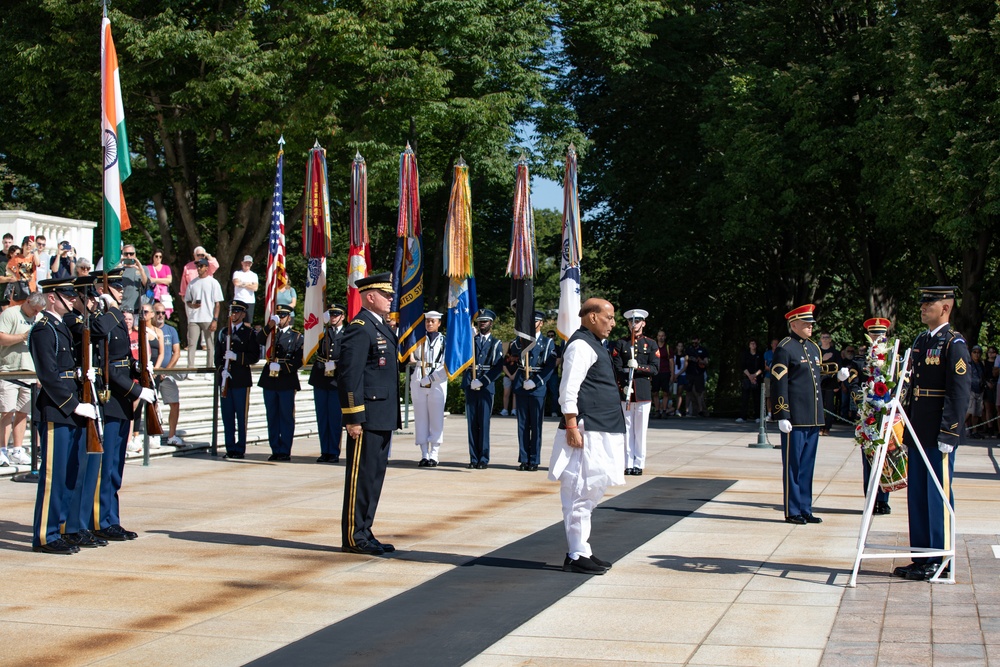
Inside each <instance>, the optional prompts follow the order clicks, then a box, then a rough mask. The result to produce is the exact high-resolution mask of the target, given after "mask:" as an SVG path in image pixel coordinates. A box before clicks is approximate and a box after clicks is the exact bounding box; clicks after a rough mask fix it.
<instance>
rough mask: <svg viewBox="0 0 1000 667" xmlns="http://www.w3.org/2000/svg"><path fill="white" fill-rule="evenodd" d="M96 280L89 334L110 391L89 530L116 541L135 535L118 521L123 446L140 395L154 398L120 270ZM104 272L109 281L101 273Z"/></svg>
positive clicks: (97, 273)
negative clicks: (136, 353) (96, 310)
mask: <svg viewBox="0 0 1000 667" xmlns="http://www.w3.org/2000/svg"><path fill="white" fill-rule="evenodd" d="M91 275H92V276H94V284H95V285H96V287H97V291H98V293H99V294H100V301H101V305H102V308H103V309H104V313H102V314H100V315H98V316H96V317H94V318H93V324H92V326H91V336H92V337H93V338H94V339H95V340H97V339H100V340H99V343H98V344H97V346H96V348H97V351H98V364H97V365H98V368H100V369H101V371H102V373H101V376H100V377H102V378H104V388H105V389H106V390H108V391H110V396H109V398H108V400H107V401H106V402H104V403H103V408H104V454H103V455H102V458H101V475H100V482H99V483H98V491H99V493H98V494H97V503H96V504H95V505H94V517H93V533H94V534H95V535H97V536H98V537H101V538H104V539H106V540H112V541H115V542H122V541H124V540H134V539H135V538H136V537H138V534H137V533H135V532H133V531H130V530H126V529H124V528H123V527H122V525H121V516H120V502H119V497H118V492H119V491H120V490H121V488H122V476H123V474H124V472H125V447H126V445H127V444H128V436H129V430H130V428H131V425H132V419H133V417H134V416H135V410H136V408H137V407H138V405H139V402H140V401H144V402H147V403H152V402H153V401H154V400H156V395H155V393H154V392H153V390H152V389H145V388H143V387H142V386H140V385H139V370H138V368H137V364H136V361H135V359H134V358H133V357H132V348H131V343H130V341H129V330H128V325H127V324H125V316H124V315H122V311H121V310H120V308H119V304H120V303H121V299H122V270H121V269H120V268H119V269H112V270H110V271H107V272H101V271H94V272H92V273H91ZM105 275H106V276H107V287H105V282H104V278H105Z"/></svg>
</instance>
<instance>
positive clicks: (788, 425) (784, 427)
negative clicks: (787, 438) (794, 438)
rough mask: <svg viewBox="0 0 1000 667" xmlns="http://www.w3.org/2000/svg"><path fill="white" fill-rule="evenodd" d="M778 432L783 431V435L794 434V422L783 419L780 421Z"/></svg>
mask: <svg viewBox="0 0 1000 667" xmlns="http://www.w3.org/2000/svg"><path fill="white" fill-rule="evenodd" d="M778 430H779V431H781V432H782V433H791V432H792V422H790V421H788V420H787V419H781V420H779V421H778Z"/></svg>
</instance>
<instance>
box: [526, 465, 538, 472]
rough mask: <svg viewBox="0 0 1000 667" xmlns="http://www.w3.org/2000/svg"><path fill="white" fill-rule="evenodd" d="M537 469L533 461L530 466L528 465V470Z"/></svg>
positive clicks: (534, 470)
mask: <svg viewBox="0 0 1000 667" xmlns="http://www.w3.org/2000/svg"><path fill="white" fill-rule="evenodd" d="M537 470H538V465H537V464H535V463H532V464H531V465H530V466H528V472H536V471H537Z"/></svg>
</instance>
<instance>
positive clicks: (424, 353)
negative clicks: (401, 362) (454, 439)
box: [410, 310, 448, 468]
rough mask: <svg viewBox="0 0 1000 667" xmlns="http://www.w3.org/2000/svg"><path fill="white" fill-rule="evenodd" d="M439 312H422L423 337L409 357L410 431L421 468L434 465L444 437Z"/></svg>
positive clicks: (445, 395) (444, 380)
mask: <svg viewBox="0 0 1000 667" xmlns="http://www.w3.org/2000/svg"><path fill="white" fill-rule="evenodd" d="M441 317H442V315H441V313H439V312H438V311H436V310H432V311H429V312H427V313H424V327H425V328H426V330H427V337H426V338H425V339H424V342H423V344H422V345H420V346H418V347H417V348H416V349H415V350H413V353H412V355H411V357H410V361H412V362H413V363H414V368H413V373H412V374H411V375H410V396H412V397H413V430H414V432H415V434H416V445H417V447H419V448H420V463H419V464H417V465H419V466H420V467H421V468H435V467H437V464H438V450H439V449H440V448H441V442H442V441H443V440H444V403H445V400H446V399H447V398H448V372H447V371H446V370H445V368H444V334H442V333H440V332H439V329H440V328H441Z"/></svg>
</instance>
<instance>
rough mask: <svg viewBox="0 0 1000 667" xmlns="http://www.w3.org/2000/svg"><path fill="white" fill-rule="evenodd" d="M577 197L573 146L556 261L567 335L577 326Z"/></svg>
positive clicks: (562, 333) (561, 323)
mask: <svg viewBox="0 0 1000 667" xmlns="http://www.w3.org/2000/svg"><path fill="white" fill-rule="evenodd" d="M582 256H583V246H582V243H581V241H580V198H579V195H578V193H577V189H576V147H575V146H574V145H573V144H570V145H569V150H568V151H566V171H565V174H564V176H563V218H562V252H561V258H560V263H559V317H558V319H557V321H556V329H557V330H558V331H559V337H560V338H562V339H563V340H569V337H570V336H572V335H573V333H574V332H575V331H576V330H577V329H579V328H580V258H581V257H582Z"/></svg>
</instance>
